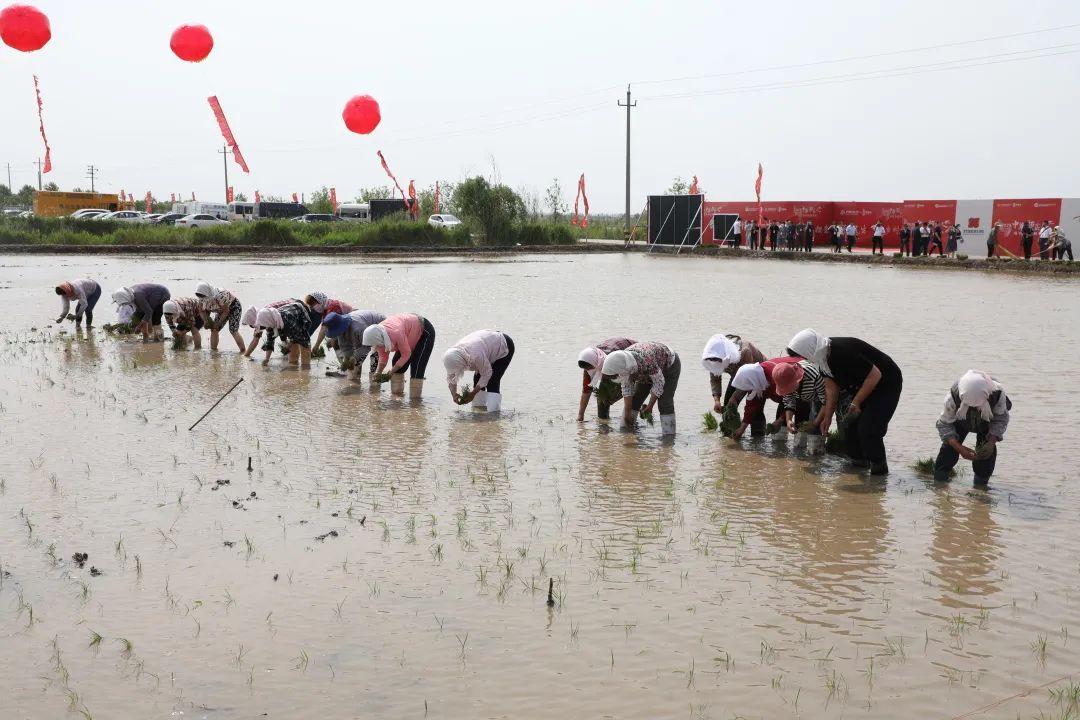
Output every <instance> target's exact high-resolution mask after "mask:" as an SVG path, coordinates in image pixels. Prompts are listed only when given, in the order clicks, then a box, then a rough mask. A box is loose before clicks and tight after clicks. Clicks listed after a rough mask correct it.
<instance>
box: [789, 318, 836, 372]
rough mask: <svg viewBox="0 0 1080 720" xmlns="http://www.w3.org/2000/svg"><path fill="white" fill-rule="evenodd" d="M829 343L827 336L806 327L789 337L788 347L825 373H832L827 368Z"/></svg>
mask: <svg viewBox="0 0 1080 720" xmlns="http://www.w3.org/2000/svg"><path fill="white" fill-rule="evenodd" d="M829 345H830V341H829V338H827V337H825V336H824V335H819V334H818V333H817V332H815V331H814V330H810V329H809V328H807V329H806V330H803V331H802V332H800V333H798V334H797V335H795V337H793V338H791V342H789V343H788V348H790V349H791V350H792V351H793V352H794V353H795V354H796V355H798V356H799V357H803V358H806V359H807V360H810V361H811V362H813V363H814V364H815V365H817V366H818V367H819V368H821V370H822V371H824V372H825V374H826V375H832V370H830V369H829Z"/></svg>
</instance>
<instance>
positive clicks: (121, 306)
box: [112, 283, 171, 342]
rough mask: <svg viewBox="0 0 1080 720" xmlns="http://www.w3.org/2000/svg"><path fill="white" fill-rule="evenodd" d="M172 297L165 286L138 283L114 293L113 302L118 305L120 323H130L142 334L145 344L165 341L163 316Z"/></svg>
mask: <svg viewBox="0 0 1080 720" xmlns="http://www.w3.org/2000/svg"><path fill="white" fill-rule="evenodd" d="M170 297H171V296H170V295H169V288H167V287H165V286H164V285H158V284H156V283H137V284H135V285H132V286H131V287H122V288H120V289H119V290H117V291H116V292H114V293H113V294H112V301H113V302H114V303H116V305H117V315H118V316H119V317H120V322H121V323H130V324H131V326H132V327H133V328H134V329H135V330H138V331H139V332H141V333H142V336H143V341H144V342H150V341H152V340H164V339H165V332H164V331H163V330H162V329H161V316H162V314H163V310H164V307H165V302H166V301H167V300H169V298H170Z"/></svg>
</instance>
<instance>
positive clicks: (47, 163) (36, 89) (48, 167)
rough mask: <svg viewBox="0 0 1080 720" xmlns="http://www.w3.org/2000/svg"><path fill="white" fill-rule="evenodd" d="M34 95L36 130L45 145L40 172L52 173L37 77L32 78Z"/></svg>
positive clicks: (49, 149) (50, 154)
mask: <svg viewBox="0 0 1080 720" xmlns="http://www.w3.org/2000/svg"><path fill="white" fill-rule="evenodd" d="M34 94H35V95H36V96H37V115H38V129H40V130H41V141H42V142H44V143H45V163H44V164H43V165H42V166H41V172H43V173H47V172H52V148H50V147H49V138H47V137H45V116H44V114H43V108H42V105H41V86H40V85H38V78H37V75H35V76H34Z"/></svg>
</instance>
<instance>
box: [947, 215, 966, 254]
mask: <svg viewBox="0 0 1080 720" xmlns="http://www.w3.org/2000/svg"><path fill="white" fill-rule="evenodd" d="M963 236H964V233H963V231H962V230H961V229H960V223H953V226H952V227H951V228H949V242H948V244H947V245H946V246H945V252H946V254H947V255H948V256H949V257H952V256H953V255H955V254H956V251H957V250H959V249H960V239H961V238H962V237H963Z"/></svg>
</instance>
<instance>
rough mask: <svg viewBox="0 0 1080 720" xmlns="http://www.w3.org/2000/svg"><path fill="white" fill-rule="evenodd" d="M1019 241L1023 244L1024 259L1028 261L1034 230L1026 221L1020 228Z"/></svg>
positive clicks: (1033, 239) (1033, 240)
mask: <svg viewBox="0 0 1080 720" xmlns="http://www.w3.org/2000/svg"><path fill="white" fill-rule="evenodd" d="M1020 241H1021V242H1022V243H1023V244H1024V259H1025V260H1030V259H1031V246H1032V244H1033V243H1034V242H1035V228H1033V227H1032V226H1031V223H1030V222H1028V221H1027V220H1025V221H1024V227H1022V228H1020Z"/></svg>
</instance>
